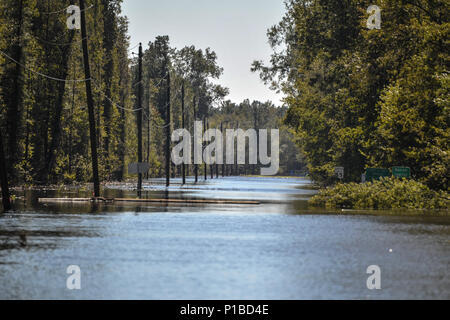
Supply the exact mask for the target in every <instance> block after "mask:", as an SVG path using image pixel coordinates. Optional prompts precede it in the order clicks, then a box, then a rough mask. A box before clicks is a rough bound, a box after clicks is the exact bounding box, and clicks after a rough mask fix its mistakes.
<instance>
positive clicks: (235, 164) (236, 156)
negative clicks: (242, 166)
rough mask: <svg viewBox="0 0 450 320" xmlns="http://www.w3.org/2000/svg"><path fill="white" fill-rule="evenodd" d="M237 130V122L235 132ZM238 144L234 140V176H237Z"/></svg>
mask: <svg viewBox="0 0 450 320" xmlns="http://www.w3.org/2000/svg"><path fill="white" fill-rule="evenodd" d="M238 129H239V121H238V122H237V123H236V130H238ZM238 151H239V150H238V144H237V139H236V152H235V153H234V157H235V161H236V162H235V163H234V175H235V176H238V175H239V165H238V154H237V153H238Z"/></svg>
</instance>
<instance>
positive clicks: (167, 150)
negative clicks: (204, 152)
mask: <svg viewBox="0 0 450 320" xmlns="http://www.w3.org/2000/svg"><path fill="white" fill-rule="evenodd" d="M170 129H171V119H170V71H169V70H167V113H166V187H168V186H170V167H171V163H170V143H171V132H170V131H171V130H170Z"/></svg>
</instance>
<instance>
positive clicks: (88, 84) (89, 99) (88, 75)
mask: <svg viewBox="0 0 450 320" xmlns="http://www.w3.org/2000/svg"><path fill="white" fill-rule="evenodd" d="M80 10H81V38H82V39H83V42H82V43H83V60H84V74H85V77H86V79H87V80H86V97H87V104H88V111H89V133H90V141H91V156H92V175H93V180H94V196H95V197H96V198H98V197H100V180H99V177H98V158H97V138H96V132H97V131H96V128H95V114H94V100H93V97H92V87H91V69H90V65H89V52H88V44H87V32H86V16H85V14H84V11H85V6H84V0H80Z"/></svg>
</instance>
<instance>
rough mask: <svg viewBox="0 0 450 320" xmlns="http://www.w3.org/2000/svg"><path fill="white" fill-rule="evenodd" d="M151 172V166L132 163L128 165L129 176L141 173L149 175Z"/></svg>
mask: <svg viewBox="0 0 450 320" xmlns="http://www.w3.org/2000/svg"><path fill="white" fill-rule="evenodd" d="M148 170H150V164H148V163H146V162H143V163H130V164H129V165H128V173H129V174H139V173H147V172H148Z"/></svg>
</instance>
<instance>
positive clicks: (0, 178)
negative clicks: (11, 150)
mask: <svg viewBox="0 0 450 320" xmlns="http://www.w3.org/2000/svg"><path fill="white" fill-rule="evenodd" d="M2 130H3V129H2ZM0 183H1V187H2V201H3V209H5V211H8V210H10V209H11V202H10V199H9V187H8V175H7V173H6V160H5V153H4V150H3V137H2V132H1V131H0Z"/></svg>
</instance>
